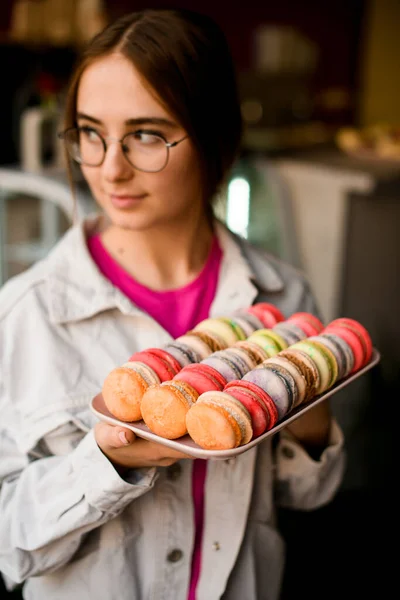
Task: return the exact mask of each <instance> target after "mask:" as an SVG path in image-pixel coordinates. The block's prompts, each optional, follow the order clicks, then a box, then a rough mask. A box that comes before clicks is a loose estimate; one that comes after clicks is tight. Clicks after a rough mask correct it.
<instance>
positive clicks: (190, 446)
mask: <svg viewBox="0 0 400 600" xmlns="http://www.w3.org/2000/svg"><path fill="white" fill-rule="evenodd" d="M380 358H381V357H380V354H379V352H378V351H377V350H376V349H375V348H374V350H373V354H372V358H371V360H370V362H369V363H368V364H367V365H366V366H365V367H363V368H362V369H360V370H359V371H357V373H354V375H349V376H348V377H346V378H345V379H342V381H340V382H339V383H337V384H336V385H334V386H333V387H332V388H331V389H330V390H329V391H328V392H326V393H325V394H321V395H320V396H316V397H315V398H313V400H310V402H307V404H304V405H301V406H298V407H297V408H295V409H294V410H293V411H292V412H291V413H289V414H288V415H287V416H286V417H284V418H283V419H282V420H281V421H280V422H279V423H277V425H275V427H273V428H272V429H270V430H269V431H266V432H265V433H263V434H262V435H260V436H259V437H258V438H255V439H254V440H251V442H249V443H248V444H245V445H243V446H239V447H238V448H233V449H231V450H204V449H203V448H201V447H200V446H198V445H197V444H195V442H194V441H193V440H192V439H191V438H190V436H189V435H185V436H183V437H181V438H178V439H176V440H168V439H166V438H163V437H160V436H159V435H156V434H155V433H152V432H151V431H150V429H149V428H148V427H147V425H146V424H145V423H144V422H143V421H136V422H134V423H125V422H124V421H120V420H119V419H116V418H115V417H113V415H112V414H111V413H110V412H109V411H108V410H107V407H106V405H105V403H104V400H103V396H102V395H101V394H97V396H95V397H94V398H93V400H92V402H91V404H90V408H91V410H92V411H93V412H94V414H95V415H96V416H97V417H98V418H99V419H101V420H102V421H106V422H107V423H111V424H112V425H121V426H122V427H126V428H127V429H131V430H132V431H133V432H134V433H135V434H136V435H137V436H138V437H141V438H144V439H145V440H150V441H151V442H157V443H158V444H164V446H168V447H169V448H173V449H174V450H179V451H180V452H184V453H185V454H187V455H189V456H193V457H194V458H213V459H223V460H225V459H227V458H232V457H233V456H237V455H238V454H242V452H246V450H249V449H250V448H252V447H253V446H256V445H257V444H259V443H260V442H262V441H263V440H265V438H267V437H269V436H271V435H274V434H275V433H277V432H278V431H279V430H280V429H282V428H283V427H285V426H286V425H287V424H288V423H291V422H292V421H294V420H295V419H298V417H301V415H303V414H304V413H306V412H307V411H308V410H310V408H312V407H313V406H315V405H316V404H319V403H320V402H323V401H324V400H326V399H327V398H330V396H333V394H335V393H336V392H338V391H339V390H341V389H342V388H344V387H346V385H349V383H351V382H352V381H354V380H355V379H357V378H358V377H360V376H361V375H363V374H364V373H366V372H367V371H369V370H370V369H372V367H375V365H377V364H378V363H379V361H380Z"/></svg>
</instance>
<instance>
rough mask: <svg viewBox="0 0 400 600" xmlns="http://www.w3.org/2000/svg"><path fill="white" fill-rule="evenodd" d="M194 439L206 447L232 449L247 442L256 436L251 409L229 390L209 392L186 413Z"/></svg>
mask: <svg viewBox="0 0 400 600" xmlns="http://www.w3.org/2000/svg"><path fill="white" fill-rule="evenodd" d="M186 427H187V430H188V433H189V435H190V437H191V438H192V440H193V441H194V442H195V443H196V444H198V445H199V446H200V447H201V448H204V449H206V450H228V449H231V448H237V447H238V446H241V445H243V444H247V443H248V442H249V441H250V440H251V438H252V437H253V428H252V424H251V416H250V413H249V411H248V410H247V408H246V407H245V406H244V405H243V404H242V403H241V402H239V400H237V399H236V398H234V397H233V396H231V395H230V394H227V393H226V392H206V393H205V394H202V395H201V396H199V398H198V399H197V402H196V403H195V404H194V405H193V406H192V407H191V408H190V409H189V411H188V413H187V415H186Z"/></svg>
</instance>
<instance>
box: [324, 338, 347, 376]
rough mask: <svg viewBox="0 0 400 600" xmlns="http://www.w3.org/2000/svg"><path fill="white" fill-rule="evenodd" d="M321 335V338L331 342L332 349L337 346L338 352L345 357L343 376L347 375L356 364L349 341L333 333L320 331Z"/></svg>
mask: <svg viewBox="0 0 400 600" xmlns="http://www.w3.org/2000/svg"><path fill="white" fill-rule="evenodd" d="M319 337H320V338H321V340H326V342H325V343H330V344H331V347H330V348H331V350H332V351H333V347H335V348H336V351H337V353H338V354H341V355H342V357H343V358H344V373H343V375H342V377H347V375H349V374H350V373H351V371H352V369H353V366H354V355H353V352H352V351H351V348H350V346H349V345H348V343H347V342H346V341H345V340H344V339H343V338H341V337H339V336H338V335H334V334H333V333H320V334H319Z"/></svg>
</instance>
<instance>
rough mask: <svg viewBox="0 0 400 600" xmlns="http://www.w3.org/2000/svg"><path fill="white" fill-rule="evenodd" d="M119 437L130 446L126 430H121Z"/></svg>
mask: <svg viewBox="0 0 400 600" xmlns="http://www.w3.org/2000/svg"><path fill="white" fill-rule="evenodd" d="M118 437H119V439H120V440H121V442H122V443H123V444H125V446H128V445H129V442H128V440H127V439H126V434H125V431H120V432H119V433H118Z"/></svg>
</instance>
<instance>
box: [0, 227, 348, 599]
mask: <svg viewBox="0 0 400 600" xmlns="http://www.w3.org/2000/svg"><path fill="white" fill-rule="evenodd" d="M95 226H96V222H95V221H91V222H87V223H86V225H85V227H86V228H93V227H95ZM217 233H218V236H219V240H220V244H221V247H222V249H223V254H224V256H223V263H222V268H221V275H220V281H219V285H218V289H217V294H216V298H215V300H214V302H213V305H212V310H211V315H212V316H218V315H227V314H230V313H232V312H233V311H235V310H236V309H238V308H240V307H246V306H248V305H250V304H251V303H252V302H253V301H254V300H255V298H256V297H257V293H258V290H260V289H261V290H262V294H263V298H264V299H269V300H270V301H272V302H274V303H275V304H276V305H277V306H279V307H280V308H281V310H282V311H283V312H284V314H285V315H286V316H288V315H289V314H291V313H293V312H294V311H297V310H307V311H315V306H314V303H313V299H312V297H311V294H310V292H309V289H308V286H307V284H306V283H305V281H304V279H303V277H302V276H301V275H300V274H299V273H297V272H296V271H295V270H294V269H292V268H290V267H288V266H287V265H285V264H283V263H280V262H279V261H277V260H276V259H272V258H271V257H268V256H267V255H266V254H264V253H262V252H260V251H259V250H256V249H254V248H252V247H250V246H249V245H248V244H247V243H246V242H243V241H240V240H238V239H236V238H235V237H234V236H232V235H231V234H230V233H228V231H227V230H226V229H225V228H224V227H223V226H222V225H220V224H218V225H217ZM243 252H244V253H245V254H246V255H247V259H248V260H250V263H251V265H252V267H251V269H250V267H249V264H248V262H247V260H245V259H244V258H243V254H242V253H243ZM259 298H261V296H259ZM170 339H171V338H170V336H169V334H168V333H167V332H166V331H165V330H164V329H162V328H161V327H160V326H159V325H158V324H157V323H156V322H155V321H154V320H153V319H152V318H150V317H149V316H147V315H146V314H144V313H143V312H141V311H140V310H139V309H138V308H137V307H135V306H134V305H132V303H131V302H130V301H129V300H128V299H127V298H126V297H125V296H124V295H123V294H122V293H121V292H120V291H119V290H118V289H115V288H114V287H113V286H112V285H111V284H110V282H108V281H107V280H106V279H105V278H104V277H103V276H102V275H101V274H100V273H99V271H98V270H97V268H96V266H95V265H94V263H93V262H92V260H91V258H90V255H89V254H88V251H87V249H86V243H85V234H84V227H83V226H82V225H79V226H76V227H73V228H71V229H70V230H69V231H68V232H67V234H66V235H65V236H64V238H63V239H62V240H61V241H60V242H59V244H58V245H57V246H56V247H55V249H54V250H53V251H52V252H51V254H50V255H49V256H48V257H47V258H46V259H45V260H43V261H41V262H40V263H38V264H36V265H34V266H33V267H32V268H31V269H29V270H28V271H26V272H25V273H23V274H22V275H20V276H18V277H16V278H14V279H13V280H11V281H10V282H8V283H7V284H6V285H5V286H4V287H3V288H2V289H1V291H0V415H1V421H0V482H1V490H0V570H1V572H2V573H4V578H5V580H6V582H7V584H8V585H9V586H10V587H11V586H12V585H13V583H12V582H26V583H25V586H24V597H25V598H28V599H30V600H71V598H76V599H77V600H94V599H96V600H186V598H187V591H188V585H189V577H190V562H191V553H192V548H193V539H194V524H193V503H192V495H191V473H192V464H193V463H192V461H191V460H182V461H180V462H179V463H176V464H175V465H173V466H172V467H169V468H158V469H150V468H149V469H137V470H132V471H130V472H129V475H128V476H127V477H126V479H125V480H124V479H121V477H120V476H119V475H118V473H117V472H116V470H115V469H114V468H113V466H112V464H111V463H110V462H109V461H108V460H107V458H106V457H105V456H104V455H103V454H102V452H101V451H100V450H99V448H98V446H97V445H96V442H95V439H94V436H93V430H92V428H93V425H94V423H95V420H96V419H95V417H94V416H93V414H92V413H91V411H90V409H89V402H90V400H91V398H92V397H93V396H94V395H95V394H97V393H98V391H99V389H100V388H101V385H102V382H103V380H104V378H105V376H106V375H107V373H108V372H109V371H110V370H111V369H112V368H114V367H115V366H116V365H119V364H122V363H123V362H125V360H126V358H127V357H128V356H129V355H131V354H132V353H133V352H134V351H136V350H139V349H143V348H146V347H149V346H161V345H163V344H165V343H166V342H168V341H169V340H170ZM277 437H278V436H277ZM275 441H276V442H277V444H274V448H272V444H271V441H270V439H267V440H266V441H265V442H263V443H262V444H260V445H259V446H258V447H256V448H254V449H251V450H249V451H248V452H245V453H243V454H242V455H240V456H239V457H237V458H236V459H230V460H222V461H221V460H218V461H217V460H216V461H214V460H211V461H210V462H209V466H208V472H207V480H206V491H205V530H204V536H203V547H202V568H201V576H200V580H199V584H198V593H197V598H198V600H217V599H219V598H223V599H224V600H264V599H265V600H276V599H277V598H278V593H279V588H280V582H281V575H282V569H283V565H284V548H283V543H282V540H281V537H280V536H279V534H278V532H277V531H276V529H275V513H274V498H275V499H276V501H277V502H279V503H280V504H281V505H283V506H286V507H295V508H298V509H304V510H310V509H313V508H315V507H318V506H321V505H323V504H325V503H327V502H329V500H330V499H331V498H332V497H333V495H334V493H335V491H336V490H337V488H338V486H339V484H340V481H341V477H342V473H343V466H344V456H343V439H342V434H341V432H340V430H339V428H338V426H337V425H336V423H334V422H333V423H332V428H331V439H330V445H329V447H328V448H327V449H326V450H325V451H324V452H323V454H322V456H321V458H320V460H319V461H318V462H315V461H314V460H312V459H311V458H310V457H309V456H308V455H307V453H306V452H305V451H304V449H303V448H302V447H300V446H299V445H298V444H296V443H295V441H294V440H292V439H290V438H289V437H288V436H287V435H285V434H284V433H283V434H280V435H279V439H276V440H275ZM174 550H179V551H180V552H173V551H174Z"/></svg>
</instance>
